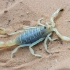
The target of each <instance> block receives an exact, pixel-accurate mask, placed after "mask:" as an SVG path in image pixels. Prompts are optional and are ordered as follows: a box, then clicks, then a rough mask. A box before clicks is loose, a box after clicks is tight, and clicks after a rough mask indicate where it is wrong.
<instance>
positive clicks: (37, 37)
mask: <svg viewBox="0 0 70 70" xmlns="http://www.w3.org/2000/svg"><path fill="white" fill-rule="evenodd" d="M60 11H63V9H62V8H59V9H57V10H56V11H55V12H54V13H53V14H52V16H51V18H50V22H46V25H44V24H41V20H42V19H43V18H41V19H39V20H38V24H39V25H40V26H35V27H29V26H26V27H24V31H23V30H21V31H18V32H13V33H10V34H8V35H13V34H16V33H19V32H21V34H20V35H18V36H17V37H16V38H15V39H14V40H9V41H7V42H0V47H1V48H2V47H10V46H14V45H19V46H18V47H16V48H15V49H14V50H13V51H12V54H11V58H12V57H13V54H14V53H15V52H16V51H17V50H18V49H19V48H20V47H26V46H28V47H29V50H30V52H31V54H32V55H34V56H38V57H42V56H41V55H40V54H35V53H34V50H33V49H32V47H33V46H34V45H36V44H37V43H39V42H41V41H43V40H44V47H45V50H46V51H47V52H48V53H50V52H49V50H48V49H47V44H46V42H47V40H50V41H53V40H56V39H57V38H54V39H51V37H50V36H51V35H52V32H53V31H54V32H55V33H56V34H57V36H58V37H59V38H61V39H62V40H65V41H70V38H69V37H66V36H62V35H61V34H60V33H59V32H58V30H57V29H56V28H55V22H54V19H55V17H56V16H57V15H58V13H59V12H60ZM1 32H3V34H5V33H6V32H5V30H3V29H1ZM1 32H0V33H1Z"/></svg>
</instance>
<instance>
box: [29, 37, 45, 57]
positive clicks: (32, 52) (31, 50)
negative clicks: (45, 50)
mask: <svg viewBox="0 0 70 70" xmlns="http://www.w3.org/2000/svg"><path fill="white" fill-rule="evenodd" d="M43 40H44V38H41V39H39V40H37V41H36V42H34V43H32V44H31V45H30V46H29V50H30V52H31V54H32V55H34V56H37V57H42V56H41V55H40V54H35V53H34V50H33V49H32V47H33V46H34V45H36V44H37V43H39V42H41V41H43Z"/></svg>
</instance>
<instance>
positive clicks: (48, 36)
mask: <svg viewBox="0 0 70 70" xmlns="http://www.w3.org/2000/svg"><path fill="white" fill-rule="evenodd" d="M51 34H52V33H50V34H48V35H47V37H46V38H45V40H44V47H45V50H46V51H47V52H48V53H50V51H49V50H48V49H47V48H48V47H47V44H46V42H47V41H48V40H50V41H54V40H56V39H57V38H53V39H51V37H50V36H51Z"/></svg>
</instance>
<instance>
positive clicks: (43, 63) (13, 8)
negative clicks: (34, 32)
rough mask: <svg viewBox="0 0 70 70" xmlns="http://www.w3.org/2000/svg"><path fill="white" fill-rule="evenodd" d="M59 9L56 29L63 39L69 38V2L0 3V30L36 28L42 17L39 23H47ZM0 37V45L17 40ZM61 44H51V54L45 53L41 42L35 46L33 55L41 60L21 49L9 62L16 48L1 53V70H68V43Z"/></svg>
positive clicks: (26, 0)
mask: <svg viewBox="0 0 70 70" xmlns="http://www.w3.org/2000/svg"><path fill="white" fill-rule="evenodd" d="M60 7H62V8H64V11H63V12H62V13H61V14H60V15H59V16H58V17H57V19H55V22H56V28H57V29H58V31H59V32H60V33H61V34H62V35H65V36H68V37H70V0H1V1H0V27H4V28H6V30H7V33H11V32H14V31H18V30H21V29H23V27H24V26H26V25H27V26H36V25H38V24H37V20H38V19H39V18H42V17H43V18H44V20H43V21H42V23H45V22H49V19H50V17H51V15H52V14H53V13H54V12H55V11H56V9H58V8H60ZM55 35H56V34H55V33H54V36H53V37H55ZM1 36H2V35H1ZM1 36H0V40H1V41H8V40H11V39H12V38H15V37H16V36H11V37H7V38H4V37H3V36H2V37H1ZM56 37H57V36H56ZM62 42H63V44H61V43H60V41H53V42H52V43H51V42H50V43H49V44H48V50H49V51H51V53H52V54H48V53H47V52H46V51H45V49H44V45H43V42H41V43H39V44H37V45H36V46H34V47H33V49H34V51H35V53H38V54H41V55H42V58H38V57H35V56H33V55H31V53H30V51H29V49H28V47H25V48H20V49H19V50H18V51H17V52H16V54H15V57H13V58H12V59H11V58H10V56H11V52H12V50H13V49H14V48H15V47H17V46H12V47H10V48H7V49H4V50H0V70H70V43H69V42H65V41H62Z"/></svg>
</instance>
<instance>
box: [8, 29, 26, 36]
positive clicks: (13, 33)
mask: <svg viewBox="0 0 70 70" xmlns="http://www.w3.org/2000/svg"><path fill="white" fill-rule="evenodd" d="M24 31H25V30H19V31H17V32H12V33H9V34H8V35H9V36H11V35H15V34H18V33H22V32H24Z"/></svg>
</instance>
